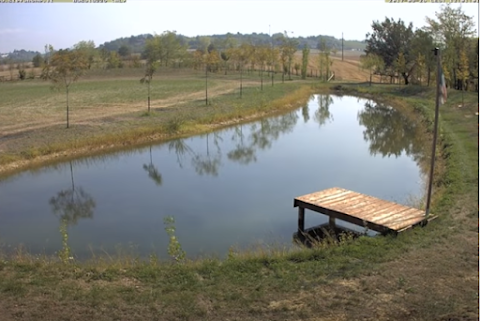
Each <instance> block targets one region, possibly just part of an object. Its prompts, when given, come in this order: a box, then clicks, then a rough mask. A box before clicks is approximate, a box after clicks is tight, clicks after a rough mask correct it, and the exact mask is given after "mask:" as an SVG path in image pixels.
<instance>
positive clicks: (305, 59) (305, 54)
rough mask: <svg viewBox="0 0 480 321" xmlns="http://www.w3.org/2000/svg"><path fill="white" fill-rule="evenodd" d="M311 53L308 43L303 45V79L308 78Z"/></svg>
mask: <svg viewBox="0 0 480 321" xmlns="http://www.w3.org/2000/svg"><path fill="white" fill-rule="evenodd" d="M309 55H310V48H309V47H308V46H307V45H304V46H303V50H302V79H306V78H307V68H308V56H309Z"/></svg>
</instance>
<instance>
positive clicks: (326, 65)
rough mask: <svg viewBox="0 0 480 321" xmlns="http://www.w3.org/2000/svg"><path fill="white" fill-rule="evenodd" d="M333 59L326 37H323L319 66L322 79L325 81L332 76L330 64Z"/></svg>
mask: <svg viewBox="0 0 480 321" xmlns="http://www.w3.org/2000/svg"><path fill="white" fill-rule="evenodd" d="M332 64H333V60H332V59H331V58H330V49H329V48H328V47H327V44H326V42H325V39H323V38H322V40H321V43H320V52H319V54H318V66H319V72H320V79H323V80H325V81H327V80H328V77H330V66H331V65H332Z"/></svg>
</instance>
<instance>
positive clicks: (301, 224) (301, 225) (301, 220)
mask: <svg viewBox="0 0 480 321" xmlns="http://www.w3.org/2000/svg"><path fill="white" fill-rule="evenodd" d="M304 231H305V208H303V207H301V206H299V207H298V235H302V234H303V232H304Z"/></svg>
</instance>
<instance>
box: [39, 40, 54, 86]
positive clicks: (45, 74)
mask: <svg viewBox="0 0 480 321" xmlns="http://www.w3.org/2000/svg"><path fill="white" fill-rule="evenodd" d="M54 53H55V49H53V46H52V45H45V55H44V56H43V58H44V61H43V68H42V73H41V75H40V78H42V79H43V80H48V79H50V71H51V58H52V57H53V55H54Z"/></svg>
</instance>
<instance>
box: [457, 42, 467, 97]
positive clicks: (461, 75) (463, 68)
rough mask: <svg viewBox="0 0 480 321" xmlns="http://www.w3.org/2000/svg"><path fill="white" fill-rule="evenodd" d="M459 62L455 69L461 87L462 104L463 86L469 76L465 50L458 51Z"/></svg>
mask: <svg viewBox="0 0 480 321" xmlns="http://www.w3.org/2000/svg"><path fill="white" fill-rule="evenodd" d="M459 60H460V61H459V64H458V70H457V76H458V79H459V80H460V81H461V89H462V106H463V103H464V100H463V92H464V90H465V86H466V83H467V80H468V77H469V76H470V70H469V68H468V67H469V66H468V56H467V53H466V51H465V50H461V51H460V57H459Z"/></svg>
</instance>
